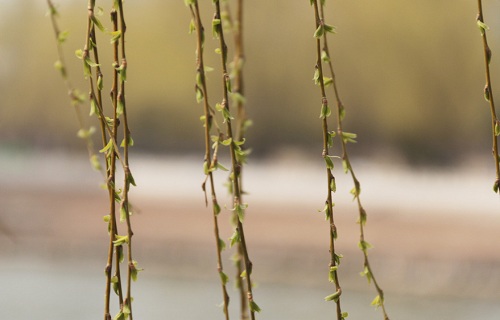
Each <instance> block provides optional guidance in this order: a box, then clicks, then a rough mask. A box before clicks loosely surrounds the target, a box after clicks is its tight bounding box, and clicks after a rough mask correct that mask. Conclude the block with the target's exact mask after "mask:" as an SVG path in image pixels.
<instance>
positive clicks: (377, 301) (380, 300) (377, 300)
mask: <svg viewBox="0 0 500 320" xmlns="http://www.w3.org/2000/svg"><path fill="white" fill-rule="evenodd" d="M383 303H384V299H383V298H381V297H380V295H377V296H376V297H375V299H373V301H372V303H371V305H372V306H374V307H375V309H378V307H380V306H381V305H382V304H383Z"/></svg>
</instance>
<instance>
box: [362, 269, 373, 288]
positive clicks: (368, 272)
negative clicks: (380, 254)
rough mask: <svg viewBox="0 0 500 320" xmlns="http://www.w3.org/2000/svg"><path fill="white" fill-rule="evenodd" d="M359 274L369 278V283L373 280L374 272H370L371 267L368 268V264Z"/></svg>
mask: <svg viewBox="0 0 500 320" xmlns="http://www.w3.org/2000/svg"><path fill="white" fill-rule="evenodd" d="M359 275H360V276H362V277H366V280H368V284H370V283H371V281H372V274H371V272H370V269H368V267H367V266H365V268H364V269H363V271H361V272H360V273H359Z"/></svg>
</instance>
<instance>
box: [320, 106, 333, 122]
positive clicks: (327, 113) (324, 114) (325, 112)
mask: <svg viewBox="0 0 500 320" xmlns="http://www.w3.org/2000/svg"><path fill="white" fill-rule="evenodd" d="M331 114H332V111H331V110H330V107H329V106H328V104H327V103H323V104H322V105H321V113H320V115H319V117H320V119H325V118H327V117H329V116H330V115H331Z"/></svg>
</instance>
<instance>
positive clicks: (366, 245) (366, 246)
mask: <svg viewBox="0 0 500 320" xmlns="http://www.w3.org/2000/svg"><path fill="white" fill-rule="evenodd" d="M358 247H359V248H360V249H361V250H362V251H364V252H366V251H367V250H368V249H370V248H372V245H371V244H369V243H368V242H366V241H365V240H361V241H360V242H359V243H358Z"/></svg>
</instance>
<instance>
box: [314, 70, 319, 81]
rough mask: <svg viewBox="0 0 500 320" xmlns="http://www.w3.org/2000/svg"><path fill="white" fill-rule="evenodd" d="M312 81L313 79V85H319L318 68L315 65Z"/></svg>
mask: <svg viewBox="0 0 500 320" xmlns="http://www.w3.org/2000/svg"><path fill="white" fill-rule="evenodd" d="M313 81H314V84H315V85H319V69H318V67H316V68H315V69H314V76H313Z"/></svg>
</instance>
